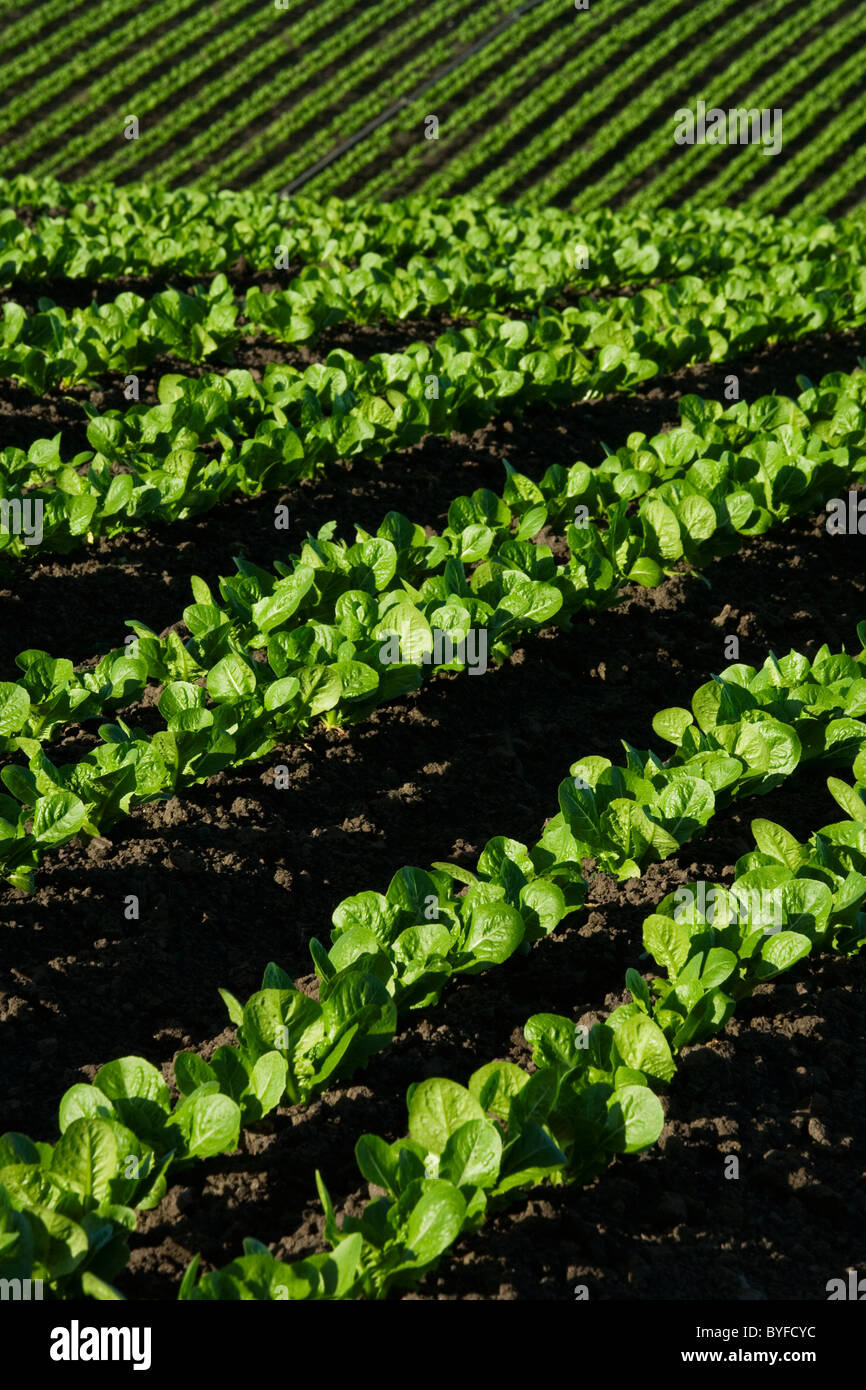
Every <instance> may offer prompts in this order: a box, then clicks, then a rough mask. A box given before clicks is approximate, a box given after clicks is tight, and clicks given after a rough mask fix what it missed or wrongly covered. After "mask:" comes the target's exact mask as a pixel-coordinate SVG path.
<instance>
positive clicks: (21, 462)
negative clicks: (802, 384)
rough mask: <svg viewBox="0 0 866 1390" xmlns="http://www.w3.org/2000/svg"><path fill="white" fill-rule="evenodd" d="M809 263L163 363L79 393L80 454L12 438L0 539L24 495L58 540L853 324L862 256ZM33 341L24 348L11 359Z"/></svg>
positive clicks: (1, 468) (1, 475)
mask: <svg viewBox="0 0 866 1390" xmlns="http://www.w3.org/2000/svg"><path fill="white" fill-rule="evenodd" d="M809 266H810V263H807V262H804V263H798V265H797V266H790V267H785V266H777V267H771V268H770V270H769V271H768V272H767V273H766V274H765V275H764V276H763V277H762V276H761V275H759V274H758V272H756V271H754V272H752V273H751V274H750V275H747V274H745V273H744V272H743V273H738V274H737V276H736V277H734V276H732V277H729V279H728V280H727V281H726V283H725V285H724V286H721V285H720V284H716V283H715V282H712V281H703V280H700V279H698V278H697V277H685V278H683V279H681V280H680V281H678V282H676V284H673V285H663V286H660V287H659V288H656V289H649V290H646V291H644V292H643V293H641V294H637V295H635V296H633V297H631V298H629V297H622V298H617V299H615V300H612V301H608V302H606V301H586V302H585V303H584V304H582V305H581V306H580V307H571V308H568V309H565V310H564V311H562V312H561V313H560V312H557V311H555V310H553V309H550V308H546V309H542V310H541V311H540V312H539V313H538V314H537V315H536V316H534V317H533V318H532V319H531V320H530V321H526V322H524V321H522V320H516V319H508V318H506V317H504V316H503V315H500V314H487V315H485V316H484V317H482V318H481V319H480V320H479V321H478V323H477V324H475V325H474V326H473V327H471V328H467V329H465V330H463V331H457V330H454V329H450V330H448V331H447V332H445V333H443V334H441V335H440V336H439V338H437V340H436V342H435V343H434V344H433V345H428V344H427V343H421V342H417V343H413V344H412V345H411V346H410V347H409V348H408V349H407V350H406V351H405V352H398V353H379V354H376V355H374V356H372V357H370V358H369V359H368V360H367V361H366V362H362V361H360V360H359V359H358V358H357V357H355V356H353V355H352V354H351V353H348V352H346V351H344V350H341V349H338V350H334V351H332V352H330V353H329V354H328V356H327V358H326V361H325V362H324V363H319V362H316V363H313V364H311V365H309V366H307V367H305V368H295V367H292V366H289V365H287V364H280V363H270V364H268V366H267V368H266V370H265V372H264V374H263V376H262V380H261V382H256V381H255V380H254V379H253V377H252V375H251V373H250V372H248V371H243V370H238V369H232V370H229V371H227V372H226V373H224V374H221V375H207V374H206V375H203V376H201V377H183V376H179V375H174V374H172V375H167V376H163V377H162V378H161V379H160V381H159V388H158V389H159V404H157V405H153V406H148V405H146V404H144V403H143V402H139V403H130V405H129V406H127V407H126V409H124V410H113V411H107V412H100V411H99V410H98V408H97V407H95V406H88V405H85V406H84V409H85V411H86V413H87V414H88V416H89V417H90V423H89V425H88V427H87V438H88V443H89V444H90V446H91V449H90V450H87V451H83V452H81V453H78V454H76V455H74V456H73V457H72V458H69V457H68V456H67V457H64V456H63V454H62V441H61V436H59V435H58V436H55V437H54V438H53V439H40V440H37V441H36V442H35V443H34V444H33V445H31V446H30V448H29V450H27V451H26V452H25V451H24V450H23V449H18V448H6V449H4V450H2V451H0V479H2V484H3V494H4V497H3V501H4V509H5V510H4V518H3V520H4V525H3V528H2V530H0V547H2V548H3V550H5V551H6V552H7V553H10V554H13V555H18V556H20V555H22V554H28V553H30V554H33V553H35V548H34V538H33V535H30V534H29V533H28V532H27V531H26V530H25V529H24V527H23V522H21V523H15V516H16V513H15V509H16V508H17V509H18V510H19V512H20V513H21V516H22V518H23V515H24V511H25V508H26V509H27V515H28V516H31V517H35V516H36V515H37V513H38V517H39V531H38V538H37V539H38V548H39V549H42V548H46V549H51V550H68V549H70V548H72V547H74V546H76V545H80V544H82V543H84V542H85V541H86V540H87V539H93V538H95V537H97V536H99V535H107V536H111V535H115V534H117V533H118V532H121V531H123V530H127V529H135V528H138V527H141V526H144V525H149V524H151V523H152V522H157V521H162V522H168V521H173V520H177V519H180V518H185V517H189V516H191V515H194V514H197V513H200V512H202V511H204V510H207V509H208V508H210V507H213V506H214V505H216V503H217V502H219V501H221V500H222V499H224V498H226V497H228V496H231V495H233V494H235V493H238V492H242V493H247V494H254V493H258V492H260V491H261V490H262V489H267V488H279V487H281V486H285V485H286V484H287V483H289V482H291V481H293V480H295V479H297V478H299V477H308V476H310V475H311V474H313V473H314V472H315V471H316V470H317V469H319V468H321V467H323V466H324V465H326V464H330V463H333V462H336V461H339V460H343V459H346V458H351V457H353V456H357V455H365V456H367V457H374V458H382V457H383V456H384V455H385V454H387V453H389V452H391V451H393V450H397V449H406V448H408V447H410V446H412V445H414V444H416V443H418V442H419V441H420V440H421V439H422V437H423V436H425V435H427V434H440V435H442V434H445V435H447V434H448V433H450V432H451V431H452V430H454V429H463V430H471V429H474V428H476V427H478V426H480V425H483V424H484V423H485V422H487V421H488V420H489V419H490V418H492V417H494V416H496V415H497V414H501V413H502V412H503V411H505V410H508V411H509V412H510V413H514V412H515V411H520V410H522V409H523V408H524V407H526V406H529V405H532V404H533V403H538V402H544V403H545V404H550V403H552V402H556V403H569V402H572V401H573V400H574V397H575V394H576V393H577V394H578V395H579V396H580V397H581V398H583V399H588V398H594V397H597V396H599V395H602V394H604V393H606V392H609V391H613V390H629V389H631V388H633V387H635V386H636V385H638V383H640V382H641V381H645V380H647V379H648V378H650V377H652V376H653V375H655V374H657V373H658V372H659V371H663V372H669V371H673V370H675V369H676V368H678V367H681V366H683V365H685V364H687V363H694V362H698V361H708V360H711V361H724V360H726V359H729V358H730V357H731V355H732V354H736V353H740V352H744V351H748V350H750V349H752V348H755V347H757V346H758V345H759V344H761V343H763V342H765V341H767V339H768V338H773V337H776V338H780V339H781V338H796V337H799V336H801V335H803V334H805V333H808V332H810V331H812V330H814V329H817V328H821V327H827V326H829V325H832V326H834V327H836V328H840V327H852V326H854V325H856V324H859V323H862V322H863V321H864V318H866V271H864V269H863V267H861V266H860V265H858V264H856V263H854V262H851V263H850V264H849V263H843V262H841V261H836V262H834V263H833V264H832V266H829V267H827V275H828V276H829V278H830V280H832V281H833V283H834V284H835V285H836V288H833V289H831V288H827V287H825V288H822V289H817V290H816V289H815V288H814V285H813V283H812V278H811V272H810V269H809ZM843 281H844V283H845V285H846V286H847V288H845V289H844V291H843V290H842V288H841V285H842V282H843ZM189 298H190V302H191V303H198V304H199V305H200V306H203V305H205V303H206V301H205V300H196V299H195V297H192V296H191V297H189ZM52 312H53V311H52ZM50 316H51V315H49V317H50ZM199 328H201V325H199ZM98 341H99V339H98V338H95V339H94V342H98ZM76 350H81V349H76ZM39 351H42V350H41V349H35V348H25V349H22V352H23V354H24V356H25V357H26V356H27V354H28V353H38V352H39ZM45 351H46V352H47V351H48V349H46V350H45ZM119 466H120V468H119ZM7 514H8V515H7ZM8 516H11V517H12V518H13V521H12V522H10V521H9V520H8Z"/></svg>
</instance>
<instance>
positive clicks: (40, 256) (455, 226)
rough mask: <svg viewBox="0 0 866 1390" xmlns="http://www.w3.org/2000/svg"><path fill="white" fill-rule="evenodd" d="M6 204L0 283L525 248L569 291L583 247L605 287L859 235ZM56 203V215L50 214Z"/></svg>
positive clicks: (763, 224)
mask: <svg viewBox="0 0 866 1390" xmlns="http://www.w3.org/2000/svg"><path fill="white" fill-rule="evenodd" d="M0 203H2V206H3V211H2V213H0V283H2V284H4V285H11V284H14V283H16V282H17V281H36V282H44V281H46V280H50V279H53V278H58V277H59V278H64V277H69V278H73V279H76V278H77V279H85V278H87V279H98V278H110V277H113V276H118V275H135V274H151V273H153V272H157V273H162V274H189V275H197V274H207V273H214V272H218V271H220V270H226V269H228V268H229V267H231V266H232V265H233V263H235V262H236V261H237V260H238V258H239V257H244V258H245V259H246V260H247V261H248V263H249V264H250V265H251V266H252V267H253V268H254V269H258V270H264V269H270V270H273V269H274V266H275V261H276V259H277V255H276V252H277V249H278V248H281V249H282V253H283V254H284V256H285V257H286V258H287V259H288V261H289V263H290V264H291V265H292V266H295V265H297V264H298V263H299V262H300V263H306V264H322V263H324V264H329V263H330V262H331V261H336V262H337V263H341V262H347V261H352V260H355V261H358V260H360V259H361V258H362V257H363V256H364V255H365V254H367V253H369V252H375V253H377V254H380V255H385V256H388V257H390V258H392V259H393V260H394V261H395V262H396V263H397V264H398V265H400V266H405V265H406V263H407V262H408V261H409V260H410V259H411V258H412V257H413V256H416V255H424V256H427V257H428V258H430V260H431V261H432V260H435V261H436V262H438V263H439V264H440V265H441V266H442V268H443V269H445V268H447V267H449V266H451V265H452V264H454V263H457V264H460V263H461V261H462V260H466V261H467V262H468V264H469V265H470V266H471V267H472V274H473V276H475V277H476V278H478V279H482V278H483V276H484V273H485V272H486V273H489V274H491V275H494V276H495V275H496V274H497V273H498V271H499V267H500V263H507V262H509V261H510V260H511V259H513V258H515V257H517V258H519V257H521V256H528V254H529V253H531V252H536V253H537V258H538V261H539V264H540V266H546V265H547V256H548V254H550V253H553V254H554V255H558V256H561V257H563V259H562V261H561V262H560V264H561V266H562V274H563V276H565V279H564V280H563V282H562V283H570V281H571V275H573V274H574V272H575V269H576V262H575V257H574V250H575V246H576V245H577V244H582V245H586V246H587V247H589V246H592V247H593V257H592V258H590V263H589V267H588V274H589V276H590V277H592V282H593V283H595V284H601V285H603V284H606V283H608V281H607V280H606V278H605V276H606V275H609V276H610V283H620V284H621V283H624V282H625V280H626V279H631V278H633V277H635V276H640V275H642V274H649V273H651V272H652V271H653V270H654V269H657V272H658V274H659V275H660V276H668V275H671V274H676V273H677V272H679V273H683V272H686V271H691V270H693V271H696V272H699V271H701V270H704V271H715V272H722V271H725V270H728V269H730V268H731V267H732V266H733V265H735V264H739V263H747V262H748V263H754V262H758V263H760V262H762V261H764V262H766V263H767V264H769V263H770V262H775V261H778V260H781V259H783V258H785V257H786V256H787V257H788V258H789V259H792V260H797V259H799V258H800V257H801V256H803V255H809V256H820V255H824V256H832V255H833V254H839V253H841V252H842V251H843V250H844V248H846V247H847V245H848V243H849V241H850V239H851V238H852V237H854V238H856V237H857V236H858V235H859V223H857V222H850V223H840V224H836V225H835V226H834V225H832V224H830V223H829V222H828V221H827V220H826V219H825V218H822V217H816V216H809V215H804V216H801V217H798V218H797V219H791V218H772V217H758V216H756V215H755V214H745V213H743V212H740V211H735V210H730V209H724V210H721V211H720V210H717V209H686V210H678V211H676V212H671V211H667V210H659V211H655V210H654V211H653V213H652V215H647V214H645V213H641V212H629V213H628V214H624V213H621V214H617V213H612V212H610V211H609V210H607V209H601V210H596V211H593V212H591V213H589V214H588V215H583V214H580V215H578V214H575V213H570V212H564V211H562V210H560V209H557V208H552V207H550V208H540V209H532V210H530V209H527V208H522V209H519V208H510V207H506V206H505V205H503V204H497V203H494V202H492V201H491V200H489V199H488V200H484V199H478V198H474V197H461V198H455V199H451V200H432V199H426V198H423V197H412V198H401V199H397V200H395V201H394V202H393V203H360V204H359V203H340V202H338V201H336V200H331V201H329V202H327V203H318V202H315V201H314V200H311V199H308V198H306V197H300V198H289V199H286V198H282V199H279V198H277V199H273V198H263V197H260V196H256V195H240V194H235V193H229V192H223V193H221V194H219V195H217V196H215V197H208V196H207V195H205V194H203V193H199V192H197V191H196V190H193V189H189V190H186V189H184V190H172V191H164V190H159V189H157V188H154V187H151V186H147V185H145V186H129V187H126V188H123V189H115V188H113V187H112V188H109V189H106V188H104V187H98V186H89V185H84V186H82V187H80V188H78V189H73V188H71V187H70V186H69V185H65V184H61V183H58V182H57V181H56V180H53V179H39V180H36V179H32V178H30V177H27V176H21V177H19V178H15V179H11V180H5V181H4V180H0ZM22 204H27V205H28V207H30V208H31V209H33V210H34V211H36V212H37V213H38V214H39V215H38V218H37V221H36V223H35V225H34V226H31V225H30V224H29V222H28V223H27V224H25V223H24V222H22V221H21V220H20V219H19V218H18V216H17V215H16V213H15V211H14V209H15V208H16V207H18V206H20V205H22ZM55 208H56V209H62V215H59V216H52V215H50V214H49V213H48V210H49V209H55ZM617 243H618V244H619V248H620V254H619V255H617V254H616V247H617ZM566 253H568V254H569V260H568V262H566V261H565V259H564V258H565V255H566ZM611 260H612V265H611ZM569 272H570V273H569Z"/></svg>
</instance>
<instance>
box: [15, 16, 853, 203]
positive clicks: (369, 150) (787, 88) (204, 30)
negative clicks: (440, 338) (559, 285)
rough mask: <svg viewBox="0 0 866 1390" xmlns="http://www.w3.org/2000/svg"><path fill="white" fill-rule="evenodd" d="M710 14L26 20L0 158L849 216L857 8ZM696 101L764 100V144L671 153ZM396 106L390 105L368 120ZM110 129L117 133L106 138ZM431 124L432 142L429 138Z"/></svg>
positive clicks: (240, 182)
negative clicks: (768, 117) (647, 197)
mask: <svg viewBox="0 0 866 1390" xmlns="http://www.w3.org/2000/svg"><path fill="white" fill-rule="evenodd" d="M723 13H724V4H723V3H722V0H699V3H697V4H693V5H686V4H684V3H682V0H666V3H665V4H664V5H662V6H659V5H656V6H654V7H653V9H652V15H650V13H649V10H648V8H647V7H646V6H644V5H639V4H637V3H636V0H611V3H610V4H606V5H604V6H594V7H592V8H590V9H589V10H586V11H577V10H574V9H572V8H571V7H569V6H567V5H564V4H562V3H560V0H541V3H540V4H538V5H536V6H534V7H532V8H531V9H529V10H528V11H527V12H526V13H524V14H522V15H520V16H519V17H518V18H517V19H516V20H514V21H513V22H510V23H508V24H507V25H505V27H504V28H502V31H501V32H497V31H498V28H499V27H500V26H501V25H502V22H503V20H505V19H507V18H508V17H509V16H510V14H511V11H510V7H509V5H508V4H507V3H505V0H485V3H484V4H482V5H480V6H475V7H470V8H469V9H468V10H467V9H466V7H465V6H461V5H459V4H458V3H457V0H435V3H432V4H427V5H421V4H419V3H418V0H387V3H386V4H379V5H376V6H373V7H370V6H367V5H364V4H359V3H358V2H357V0H329V3H327V4H318V5H315V6H313V7H309V6H306V5H301V4H299V3H298V0H293V2H292V4H291V5H290V7H289V8H288V9H287V10H285V11H281V10H276V9H275V8H272V7H271V6H270V5H251V4H250V0H222V3H221V4H220V5H219V7H207V8H206V10H205V11H201V10H200V9H199V8H196V10H195V13H191V12H190V0H171V4H170V5H169V6H167V7H166V6H160V7H159V8H158V11H157V7H156V6H155V5H153V4H151V5H148V6H146V8H145V9H144V10H141V11H136V13H135V14H134V15H133V16H131V17H130V16H128V15H127V13H126V11H125V10H124V9H123V6H122V5H121V4H120V2H119V0H104V3H103V4H101V5H100V6H98V7H97V9H95V10H85V11H82V10H79V11H77V12H75V13H74V14H73V15H72V16H71V17H69V18H68V20H66V22H64V23H61V24H58V25H56V26H53V27H47V26H46V25H44V23H43V22H42V18H41V17H40V16H37V15H34V16H33V17H32V19H31V18H29V17H22V18H21V19H19V20H18V21H17V22H16V23H15V24H14V25H13V26H12V29H11V30H10V33H11V39H10V46H11V56H10V58H9V59H8V61H7V63H6V64H5V65H4V64H2V63H0V81H3V83H4V85H5V86H6V87H7V88H8V87H10V86H11V87H12V88H13V94H12V96H11V98H10V99H9V100H8V101H7V103H6V105H5V109H4V111H3V113H0V139H3V140H5V143H6V150H5V154H6V159H5V161H4V162H5V165H6V167H7V168H9V169H11V170H13V171H14V170H16V169H17V170H23V169H25V168H26V169H28V170H35V171H36V172H38V173H40V174H46V173H55V172H56V173H60V174H63V175H67V176H68V175H70V174H76V175H78V174H81V173H83V172H85V171H88V172H98V173H99V174H101V175H102V177H119V176H122V177H124V178H127V177H132V178H143V177H148V176H149V177H151V178H153V177H156V178H158V179H162V178H165V179H167V180H168V181H169V182H173V183H178V182H181V183H183V182H187V183H188V182H194V183H196V184H198V185H199V186H201V187H204V188H207V189H211V190H212V189H215V188H219V187H225V186H236V187H242V186H245V185H252V186H255V187H258V188H260V189H262V190H265V191H269V192H276V191H278V190H279V189H280V188H281V187H283V186H285V185H287V184H290V183H292V182H293V181H297V180H301V181H303V185H304V187H308V188H309V189H310V191H312V192H314V193H315V194H316V195H317V196H328V195H330V194H332V193H345V192H346V191H351V192H352V193H360V194H366V195H367V196H370V197H373V196H375V197H393V196H394V195H395V193H397V192H400V191H408V190H413V191H414V190H421V189H423V190H425V191H428V192H429V193H431V194H445V195H450V194H453V193H455V192H460V191H463V190H469V189H473V190H474V189H477V188H481V189H482V190H483V191H486V192H492V193H495V194H497V195H499V196H503V197H506V198H512V197H514V196H516V195H517V194H519V195H520V196H521V197H525V196H527V195H528V196H530V197H531V198H532V199H533V200H548V199H557V200H558V201H560V202H562V203H568V202H575V203H576V204H577V205H578V206H579V207H589V206H599V205H601V204H602V203H610V202H611V200H614V201H617V202H621V203H626V204H628V203H634V204H635V205H637V204H638V203H639V202H640V199H641V197H642V195H643V190H644V188H645V187H648V188H649V189H650V190H651V195H652V201H653V203H654V204H656V205H657V204H658V203H659V202H670V201H672V200H674V201H675V200H678V199H680V198H681V197H682V196H683V194H684V192H685V193H687V194H688V196H689V197H698V198H700V199H701V200H703V201H704V202H713V201H715V202H718V201H719V199H720V198H721V197H725V198H731V197H734V196H736V197H737V198H739V197H741V196H743V195H745V196H747V197H748V198H751V199H753V200H754V201H755V204H756V206H759V207H761V208H769V209H772V208H778V207H780V206H789V205H791V204H792V203H793V202H794V201H795V200H800V201H802V199H803V197H804V194H805V193H806V191H808V194H809V203H810V206H812V207H814V206H819V207H821V208H825V209H827V210H834V209H836V208H848V207H853V206H855V205H856V204H857V203H858V202H859V201H860V200H861V198H862V187H861V185H862V176H861V174H860V173H859V171H858V166H857V164H856V159H854V158H853V155H854V154H855V153H856V151H852V150H851V143H852V142H853V141H855V140H858V139H859V136H860V133H861V132H862V130H863V129H864V127H866V100H864V97H863V93H862V84H859V85H858V83H857V76H858V69H857V56H856V55H857V52H858V51H859V48H860V46H861V39H862V34H863V26H864V23H866V19H864V16H863V11H862V7H861V6H858V5H852V4H851V3H850V0H825V3H824V4H823V5H821V4H820V3H818V0H807V3H806V4H804V5H795V4H793V3H792V0H769V3H768V4H767V5H765V6H763V7H754V6H753V7H751V8H748V7H747V9H746V10H744V12H743V14H742V15H741V16H739V18H738V21H737V24H736V25H729V24H724V23H722V22H721V21H722V16H723ZM167 18H170V19H171V21H172V23H171V25H170V27H168V28H166V27H165V21H166V19H167ZM155 29H157V30H158V32H156V33H154V30H155ZM28 33H32V34H33V35H34V41H33V43H32V46H31V47H30V49H29V50H28V49H27V47H26V44H27V38H28ZM37 33H38V34H39V38H38V40H37V39H36V37H35V36H36V34H37ZM146 36H148V42H147V43H143V42H142V40H143V39H144V38H145V37H146ZM698 39H700V42H697V40H698ZM482 40H489V41H488V42H485V43H484V45H483V47H482V48H481V49H480V51H479V52H477V53H474V54H468V55H467V56H466V58H465V61H463V62H461V63H460V64H459V65H458V66H456V67H454V68H453V69H452V64H453V62H454V60H455V59H459V58H460V57H461V56H462V55H463V54H464V53H465V52H466V50H467V49H468V47H469V46H470V45H472V44H473V43H475V42H476V41H482ZM824 69H827V70H826V71H824ZM93 73H96V74H98V76H97V77H96V78H95V79H94V80H92V82H90V84H89V85H87V84H88V79H89V78H90V76H91V74H93ZM818 73H820V74H821V76H820V78H819V80H818V81H814V80H813V75H814V74H818ZM28 77H29V78H30V80H29V81H28V82H25V81H24V79H25V78H28ZM437 79H438V80H437ZM756 79H757V80H756ZM422 88H424V89H425V90H424V91H423V94H421V89H422ZM631 92H634V95H632V96H631V97H630V98H629V96H628V94H629V93H631ZM623 93H626V99H625V102H624V103H623V99H622V97H623ZM83 95H85V100H82V96H83ZM697 97H701V98H706V99H707V100H708V102H709V104H711V105H712V104H718V105H720V106H722V107H723V108H728V107H732V106H742V107H751V106H754V107H756V109H761V108H764V107H766V108H767V109H774V108H782V109H783V111H784V119H785V122H786V123H787V124H786V129H785V139H784V143H783V148H782V150H781V152H780V153H779V154H777V155H774V156H773V158H772V159H769V158H764V157H762V155H761V151H760V150H759V149H749V148H743V149H738V150H735V151H722V150H720V149H719V148H718V147H716V146H705V147H703V148H701V147H697V148H694V149H687V150H684V149H683V148H682V147H680V146H677V145H676V144H675V143H674V141H673V137H672V132H673V113H674V110H675V108H677V107H678V106H681V105H687V104H690V103H693V102H694V100H695V99H696V98H697ZM397 100H401V101H402V102H404V106H403V109H402V110H400V111H399V112H397V113H396V114H392V115H391V116H390V117H389V118H388V119H387V120H384V121H383V122H380V123H379V124H378V125H377V124H376V122H377V121H378V118H379V117H381V116H383V115H385V114H386V113H387V111H388V109H389V108H390V107H391V106H392V105H393V103H394V102H395V101H397ZM839 102H844V103H845V110H844V111H842V112H839V113H838V114H837V115H834V107H835V106H836V105H837V103H839ZM127 114H129V115H136V116H138V118H139V120H140V123H141V129H140V137H139V139H137V140H128V139H125V138H124V136H123V127H122V123H123V120H124V119H125V117H126V116H127ZM431 114H432V115H435V116H436V117H437V119H438V120H439V121H440V129H439V132H438V139H428V138H425V120H426V117H427V116H428V115H431ZM368 127H369V129H368ZM428 133H429V132H428ZM358 136H360V137H361V138H359V139H357V140H356V139H355V137H358ZM837 160H838V163H839V167H837V168H835V169H834V168H833V164H834V161H837Z"/></svg>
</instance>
